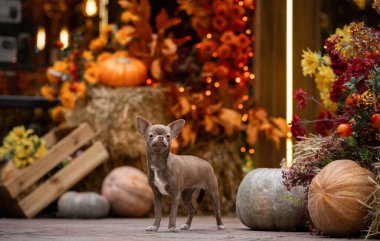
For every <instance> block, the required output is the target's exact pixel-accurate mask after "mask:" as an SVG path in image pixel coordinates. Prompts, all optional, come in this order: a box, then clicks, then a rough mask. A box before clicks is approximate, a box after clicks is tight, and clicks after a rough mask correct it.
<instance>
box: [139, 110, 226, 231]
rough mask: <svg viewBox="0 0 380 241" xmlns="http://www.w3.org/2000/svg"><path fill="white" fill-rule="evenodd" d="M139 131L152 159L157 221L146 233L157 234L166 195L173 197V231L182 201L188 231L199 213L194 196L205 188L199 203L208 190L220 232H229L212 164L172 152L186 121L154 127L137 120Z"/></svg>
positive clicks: (150, 170) (150, 171) (150, 178)
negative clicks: (163, 196)
mask: <svg viewBox="0 0 380 241" xmlns="http://www.w3.org/2000/svg"><path fill="white" fill-rule="evenodd" d="M136 122H137V128H138V130H139V132H140V134H141V135H143V136H144V139H145V146H146V150H147V159H148V182H149V184H150V186H151V188H152V190H153V193H154V212H155V220H154V223H153V225H152V226H149V227H147V228H146V231H157V230H158V228H159V227H160V222H161V216H162V195H169V196H170V198H171V210H170V216H169V230H170V231H172V232H175V231H177V230H176V216H177V208H178V204H179V199H180V198H181V199H182V202H183V204H184V205H185V206H186V208H187V210H188V217H187V221H186V223H185V224H184V225H182V226H181V228H180V229H181V230H188V229H189V228H190V226H191V221H192V219H193V215H194V212H195V208H194V206H193V203H192V195H193V193H194V191H195V190H196V189H201V192H200V195H199V197H198V202H200V201H201V200H202V198H203V195H204V191H205V190H206V191H208V192H209V194H210V197H211V199H212V204H213V207H214V214H215V217H216V223H217V226H218V229H220V230H223V229H225V227H224V225H223V223H222V219H221V215H220V203H219V192H218V181H217V179H216V176H215V174H214V170H213V168H212V167H211V165H210V164H209V163H208V162H207V161H205V160H203V159H200V158H198V157H195V156H180V155H175V154H172V153H171V152H170V148H171V140H172V139H173V138H176V137H177V136H178V135H179V133H180V132H181V129H182V127H183V125H184V124H185V121H184V120H182V119H181V120H176V121H174V122H172V123H170V124H169V125H167V126H165V125H152V124H151V123H149V122H148V121H147V120H145V119H144V118H142V117H137V118H136Z"/></svg>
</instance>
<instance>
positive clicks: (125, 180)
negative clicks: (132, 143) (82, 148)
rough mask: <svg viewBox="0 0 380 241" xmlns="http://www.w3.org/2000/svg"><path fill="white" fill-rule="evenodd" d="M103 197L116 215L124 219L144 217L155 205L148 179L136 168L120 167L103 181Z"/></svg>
mask: <svg viewBox="0 0 380 241" xmlns="http://www.w3.org/2000/svg"><path fill="white" fill-rule="evenodd" d="M102 195H103V196H105V197H106V198H107V199H108V201H109V202H110V205H111V210H112V212H113V213H114V214H116V215H119V216H124V217H141V216H144V215H145V214H146V213H147V212H148V211H149V210H150V209H151V207H152V205H153V192H152V189H151V188H150V186H149V184H148V178H147V176H146V175H145V173H143V172H142V171H140V170H139V169H136V168H134V167H128V166H123V167H118V168H115V169H114V170H112V171H111V173H109V174H108V175H107V177H106V178H105V179H104V181H103V185H102Z"/></svg>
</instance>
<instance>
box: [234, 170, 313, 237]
mask: <svg viewBox="0 0 380 241" xmlns="http://www.w3.org/2000/svg"><path fill="white" fill-rule="evenodd" d="M305 195H306V193H305V188H304V187H295V188H293V189H292V190H291V191H290V192H289V191H287V190H286V189H285V187H284V185H283V184H282V170H281V169H271V168H258V169H255V170H253V171H251V172H250V173H248V174H247V175H246V176H245V177H244V179H243V181H242V182H241V184H240V186H239V189H238V193H237V198H236V214H237V215H238V217H239V219H240V221H241V222H242V223H243V224H244V225H245V226H247V227H249V228H251V229H256V230H293V229H297V228H304V227H305V220H306V219H305V215H304V214H305V207H304V205H303V201H304V200H305Z"/></svg>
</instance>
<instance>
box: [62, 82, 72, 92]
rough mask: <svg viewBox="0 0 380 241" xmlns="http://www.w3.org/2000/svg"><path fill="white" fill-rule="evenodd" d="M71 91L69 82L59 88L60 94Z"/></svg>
mask: <svg viewBox="0 0 380 241" xmlns="http://www.w3.org/2000/svg"><path fill="white" fill-rule="evenodd" d="M70 91H71V83H70V82H67V81H66V82H64V83H63V85H62V87H61V91H60V93H61V94H62V93H65V92H70Z"/></svg>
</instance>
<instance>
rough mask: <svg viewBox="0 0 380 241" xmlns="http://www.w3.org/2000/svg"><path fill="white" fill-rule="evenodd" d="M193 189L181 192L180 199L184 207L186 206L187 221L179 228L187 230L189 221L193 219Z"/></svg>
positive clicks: (189, 224)
mask: <svg viewBox="0 0 380 241" xmlns="http://www.w3.org/2000/svg"><path fill="white" fill-rule="evenodd" d="M194 191H195V189H186V190H185V191H183V192H182V195H181V199H182V202H183V204H184V205H185V207H186V208H187V212H188V214H187V221H186V223H185V224H183V225H182V226H181V228H180V229H181V230H188V229H189V228H190V226H191V221H192V220H193V216H194V212H195V207H194V205H193V202H192V197H193V193H194Z"/></svg>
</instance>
